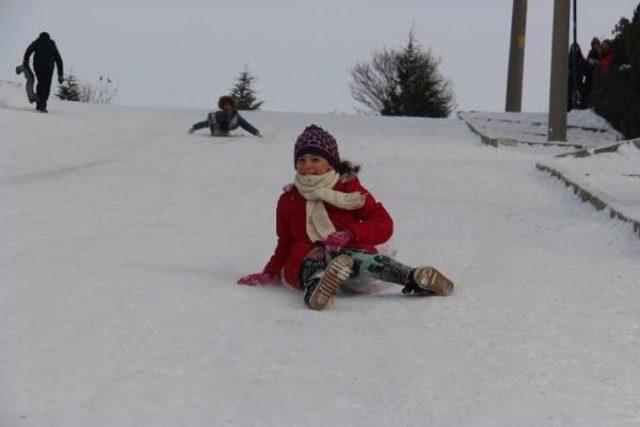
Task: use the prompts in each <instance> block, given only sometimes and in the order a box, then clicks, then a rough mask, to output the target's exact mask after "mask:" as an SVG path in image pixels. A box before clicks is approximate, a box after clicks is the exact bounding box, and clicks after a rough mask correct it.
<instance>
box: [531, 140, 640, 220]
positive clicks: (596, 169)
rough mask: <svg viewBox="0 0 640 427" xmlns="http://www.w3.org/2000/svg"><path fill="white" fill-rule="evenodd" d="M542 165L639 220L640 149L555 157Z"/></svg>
mask: <svg viewBox="0 0 640 427" xmlns="http://www.w3.org/2000/svg"><path fill="white" fill-rule="evenodd" d="M639 142H640V141H639ZM542 164H544V165H545V166H548V167H551V168H553V169H554V170H555V171H557V172H559V173H561V174H562V175H563V176H564V177H565V178H567V179H569V180H570V181H571V182H574V183H576V184H578V185H579V186H580V187H582V188H584V189H585V190H587V191H589V192H590V193H591V194H593V195H595V196H596V197H598V198H599V199H601V200H602V201H603V202H605V203H607V204H608V205H609V206H611V207H612V208H613V209H615V210H617V211H620V212H623V213H624V214H625V215H626V216H628V217H629V218H632V219H635V220H637V221H640V149H638V147H637V146H636V145H635V144H633V143H626V144H622V145H620V146H619V148H618V149H617V150H616V151H614V152H603V153H598V154H595V155H591V156H587V157H569V156H568V157H561V158H553V159H549V160H545V161H543V162H542Z"/></svg>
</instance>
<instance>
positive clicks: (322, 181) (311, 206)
mask: <svg viewBox="0 0 640 427" xmlns="http://www.w3.org/2000/svg"><path fill="white" fill-rule="evenodd" d="M339 179H340V175H339V174H338V173H337V172H336V171H335V170H333V169H332V170H330V171H329V172H327V173H325V174H323V175H300V174H296V179H295V182H294V185H295V186H296V188H297V189H298V191H299V192H300V194H301V195H302V197H304V198H305V199H306V200H307V206H306V214H307V215H306V220H307V235H308V236H309V239H311V241H312V242H316V241H318V240H324V239H326V237H327V236H328V235H329V234H331V233H333V232H335V231H336V228H335V226H334V225H333V223H332V222H331V218H329V214H328V213H327V209H326V208H325V206H324V204H325V203H329V204H330V205H333V206H335V207H337V208H340V209H347V210H355V209H360V208H361V207H363V206H364V201H365V195H364V194H362V193H359V192H354V193H344V192H342V191H335V190H333V187H334V186H335V185H336V183H337V182H338V180H339Z"/></svg>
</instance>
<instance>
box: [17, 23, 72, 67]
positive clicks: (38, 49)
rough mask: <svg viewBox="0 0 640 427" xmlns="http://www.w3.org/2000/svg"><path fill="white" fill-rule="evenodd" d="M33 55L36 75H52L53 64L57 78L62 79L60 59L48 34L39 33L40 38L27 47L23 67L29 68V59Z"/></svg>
mask: <svg viewBox="0 0 640 427" xmlns="http://www.w3.org/2000/svg"><path fill="white" fill-rule="evenodd" d="M31 54H33V70H34V71H35V74H36V75H42V76H46V75H52V74H53V65H54V63H55V65H56V68H57V69H58V76H60V77H62V76H63V75H64V71H63V69H62V58H61V57H60V53H59V52H58V48H57V47H56V43H55V42H54V41H53V40H51V39H50V38H49V34H47V33H41V34H40V36H39V37H38V38H37V39H36V40H35V41H34V42H33V43H31V44H30V45H29V47H28V48H27V50H26V51H25V53H24V59H23V61H22V63H23V65H24V66H26V67H29V59H30V57H31Z"/></svg>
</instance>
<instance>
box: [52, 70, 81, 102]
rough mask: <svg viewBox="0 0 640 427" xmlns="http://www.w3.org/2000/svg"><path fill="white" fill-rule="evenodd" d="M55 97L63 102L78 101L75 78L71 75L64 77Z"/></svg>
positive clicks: (78, 94)
mask: <svg viewBox="0 0 640 427" xmlns="http://www.w3.org/2000/svg"><path fill="white" fill-rule="evenodd" d="M56 96H57V97H58V98H60V99H62V100H65V101H80V85H79V84H78V80H77V79H76V76H74V75H73V74H71V73H69V74H67V75H66V76H64V80H63V81H62V84H61V85H60V86H58V93H57V94H56Z"/></svg>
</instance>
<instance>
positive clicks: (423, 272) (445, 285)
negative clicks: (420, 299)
mask: <svg viewBox="0 0 640 427" xmlns="http://www.w3.org/2000/svg"><path fill="white" fill-rule="evenodd" d="M413 278H414V280H415V281H416V283H417V284H418V286H419V287H420V288H422V289H424V290H425V291H429V292H433V293H434V294H436V295H441V296H447V295H449V294H450V293H451V292H453V282H452V281H451V280H449V279H447V278H446V277H445V275H444V274H442V273H440V272H439V271H438V270H436V269H435V268H433V267H422V268H418V269H417V270H416V271H415V273H414V274H413Z"/></svg>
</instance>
